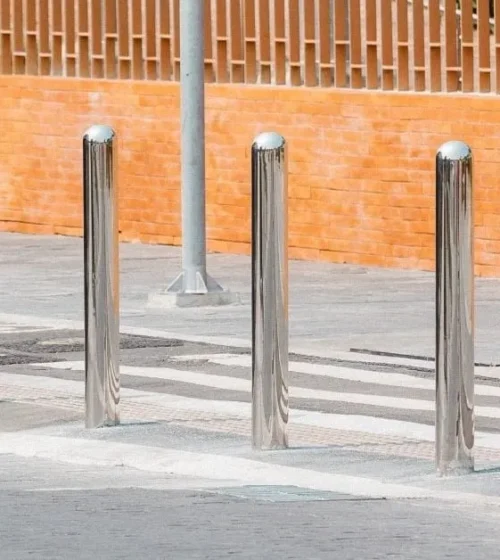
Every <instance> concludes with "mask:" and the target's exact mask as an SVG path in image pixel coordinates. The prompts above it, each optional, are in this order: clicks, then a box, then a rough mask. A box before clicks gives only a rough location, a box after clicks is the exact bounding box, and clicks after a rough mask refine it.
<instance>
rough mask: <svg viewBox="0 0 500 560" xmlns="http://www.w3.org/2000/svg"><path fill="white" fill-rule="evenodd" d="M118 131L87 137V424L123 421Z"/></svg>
mask: <svg viewBox="0 0 500 560" xmlns="http://www.w3.org/2000/svg"><path fill="white" fill-rule="evenodd" d="M114 139H115V133H114V131H113V129H112V128H110V127H109V126H101V125H96V126H92V127H91V128H89V129H88V130H87V131H86V132H85V134H84V136H83V191H84V193H83V196H84V276H85V426H86V427H87V428H98V427H100V426H104V425H109V424H118V423H119V411H118V404H119V400H120V382H119V361H118V353H119V315H120V309H119V263H118V215H117V214H118V213H117V196H116V189H115V184H114V178H115V154H114Z"/></svg>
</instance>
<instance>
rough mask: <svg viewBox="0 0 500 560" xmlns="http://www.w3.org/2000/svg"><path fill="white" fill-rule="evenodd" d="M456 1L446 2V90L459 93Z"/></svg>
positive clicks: (449, 0) (447, 0)
mask: <svg viewBox="0 0 500 560" xmlns="http://www.w3.org/2000/svg"><path fill="white" fill-rule="evenodd" d="M455 1H456V0H445V4H444V9H445V14H444V15H445V37H446V90H447V91H457V90H458V79H459V76H460V70H461V68H460V66H459V65H458V51H457V48H458V45H457V14H456V4H455Z"/></svg>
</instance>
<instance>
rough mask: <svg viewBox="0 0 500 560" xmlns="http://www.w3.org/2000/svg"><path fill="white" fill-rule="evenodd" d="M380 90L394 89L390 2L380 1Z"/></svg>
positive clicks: (388, 0) (386, 0)
mask: <svg viewBox="0 0 500 560" xmlns="http://www.w3.org/2000/svg"><path fill="white" fill-rule="evenodd" d="M380 15H381V17H382V89H385V90H391V89H394V70H395V66H394V54H393V52H392V0H382V9H381V14H380Z"/></svg>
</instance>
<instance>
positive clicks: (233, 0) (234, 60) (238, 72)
mask: <svg viewBox="0 0 500 560" xmlns="http://www.w3.org/2000/svg"><path fill="white" fill-rule="evenodd" d="M278 1H280V0H278ZM281 1H283V0H281ZM229 21H230V24H231V81H232V82H235V83H242V82H244V81H245V60H244V50H243V37H244V33H243V29H242V23H243V20H242V13H241V3H240V0H230V2H229Z"/></svg>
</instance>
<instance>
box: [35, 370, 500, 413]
mask: <svg viewBox="0 0 500 560" xmlns="http://www.w3.org/2000/svg"><path fill="white" fill-rule="evenodd" d="M32 365H35V366H37V367H41V366H43V367H49V368H54V369H62V370H64V369H66V370H71V371H83V369H84V362H80V361H76V362H70V361H67V362H49V363H44V364H32ZM120 373H121V374H123V375H134V376H139V377H148V378H154V379H166V380H169V381H178V382H182V383H189V384H191V385H201V386H204V387H213V388H214V389H222V390H225V391H241V392H245V393H249V392H250V391H251V383H250V381H248V380H246V379H240V378H238V377H227V376H222V375H211V374H207V373H200V372H194V371H181V370H177V369H171V368H158V367H135V366H120ZM290 394H291V396H293V397H295V398H299V399H311V400H322V401H329V402H344V403H350V404H361V405H371V406H382V407H387V408H394V409H398V410H428V411H432V410H434V403H433V402H432V401H430V400H429V401H425V400H421V399H407V398H400V397H387V396H382V395H370V394H367V395H364V394H358V393H341V392H333V391H322V390H316V389H304V388H302V387H291V388H290ZM497 414H498V418H500V408H499V409H498V412H497Z"/></svg>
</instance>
